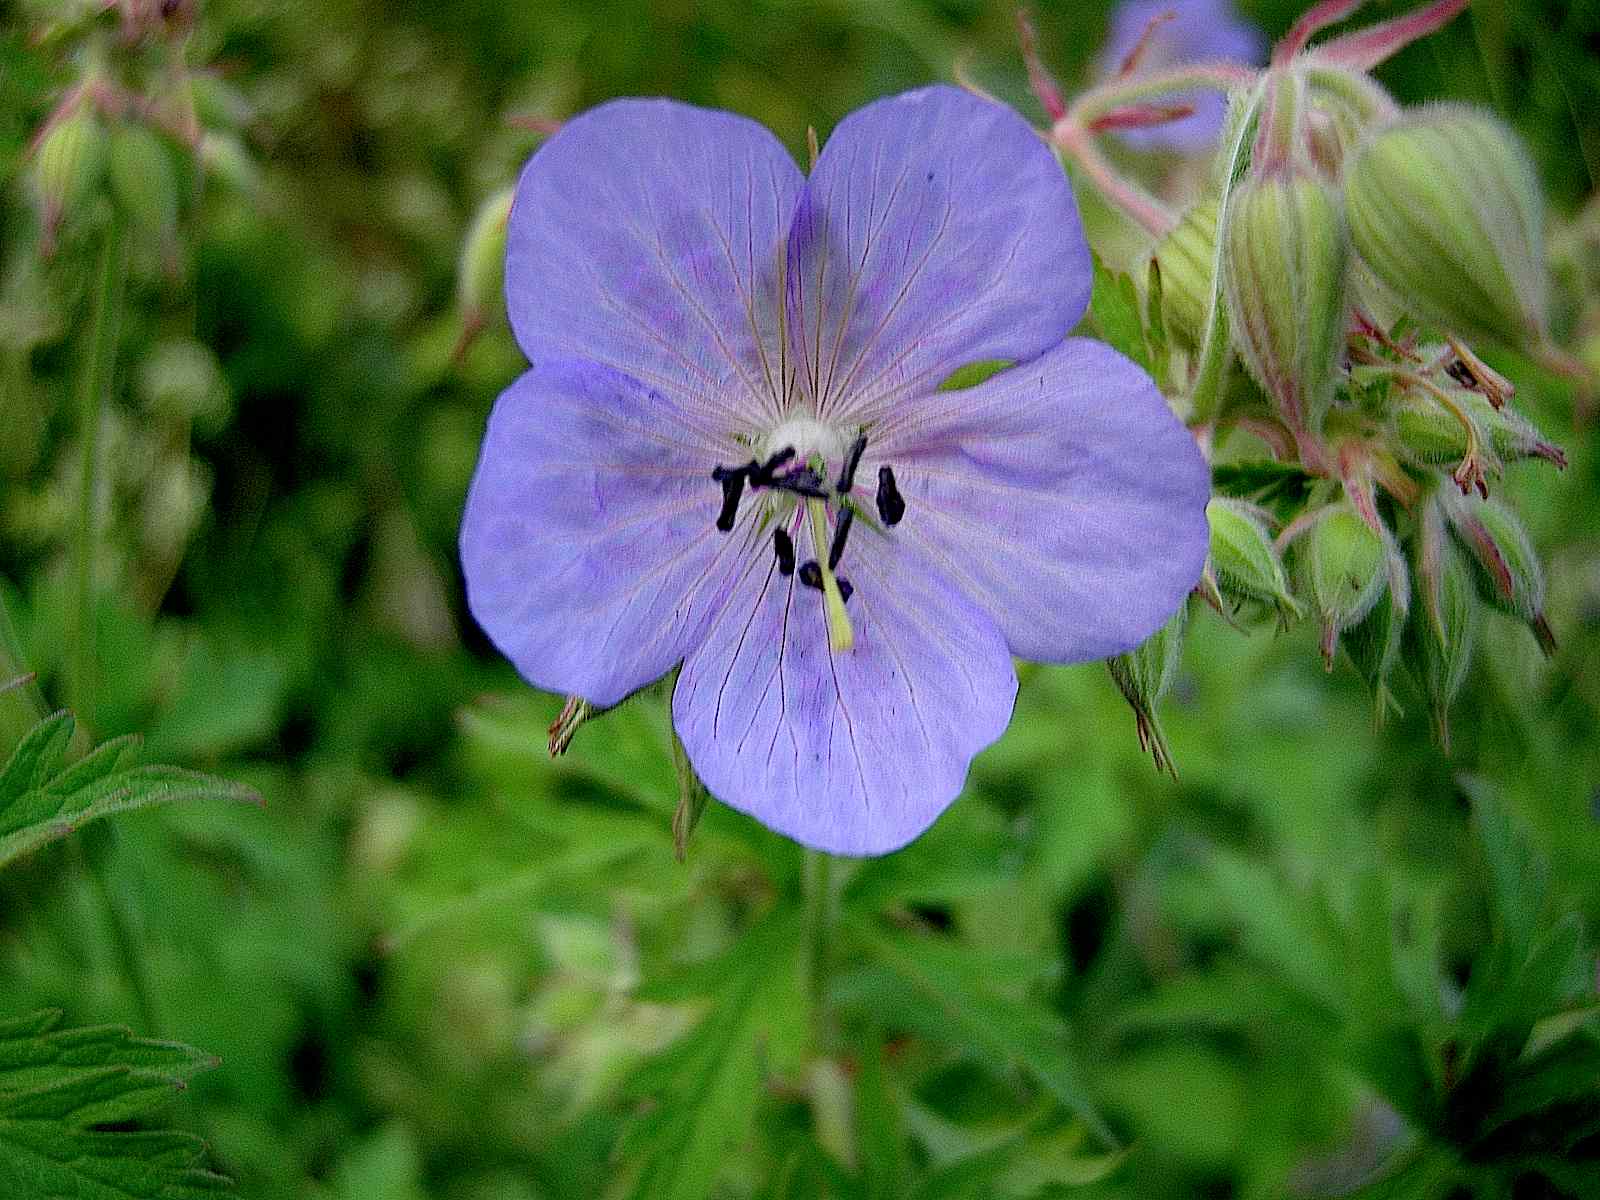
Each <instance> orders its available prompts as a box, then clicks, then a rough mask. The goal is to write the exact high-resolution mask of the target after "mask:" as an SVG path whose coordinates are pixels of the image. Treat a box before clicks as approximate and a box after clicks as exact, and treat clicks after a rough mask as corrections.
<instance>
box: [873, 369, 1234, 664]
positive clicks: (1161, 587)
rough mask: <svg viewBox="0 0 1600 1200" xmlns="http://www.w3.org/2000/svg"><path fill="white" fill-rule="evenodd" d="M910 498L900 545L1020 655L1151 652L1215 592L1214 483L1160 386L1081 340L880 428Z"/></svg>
mask: <svg viewBox="0 0 1600 1200" xmlns="http://www.w3.org/2000/svg"><path fill="white" fill-rule="evenodd" d="M869 436H870V437H871V439H872V440H871V441H870V442H869V444H868V448H867V456H866V458H865V459H864V461H863V475H864V477H865V478H869V479H870V478H872V477H873V476H872V472H873V471H874V470H875V468H876V466H877V465H879V464H881V463H884V462H887V463H889V464H891V465H892V466H893V468H894V472H895V478H896V483H897V485H898V487H899V489H900V492H901V494H902V495H903V496H904V498H905V503H906V512H905V517H904V519H903V520H902V521H901V522H900V524H899V525H897V526H895V527H894V529H893V530H892V531H891V532H890V536H891V537H893V538H895V539H897V540H899V541H901V542H903V543H905V544H906V545H907V547H908V548H913V549H915V551H916V552H918V553H920V554H922V555H925V556H926V558H927V560H928V562H929V563H930V564H931V566H932V567H933V569H936V570H939V571H942V572H944V573H945V574H946V575H947V576H948V577H949V578H950V579H951V580H952V581H954V582H955V583H957V584H958V585H959V586H960V587H961V589H962V590H963V591H964V592H965V593H966V594H967V595H968V597H970V598H971V600H972V601H973V603H975V604H977V605H978V606H979V607H980V608H982V609H983V610H984V611H985V612H987V613H989V614H990V615H991V616H992V617H993V618H994V620H995V621H996V622H997V623H998V624H999V626H1000V628H1001V630H1002V631H1003V632H1004V633H1005V636H1006V640H1007V642H1008V643H1009V644H1010V646H1011V650H1012V652H1013V653H1014V654H1016V655H1017V656H1019V657H1021V658H1028V659H1034V660H1036V661H1040V662H1084V661H1087V660H1090V659H1096V658H1105V657H1107V656H1109V655H1112V654H1118V653H1121V652H1122V651H1124V650H1129V649H1131V648H1132V647H1134V646H1136V645H1138V644H1139V643H1140V642H1142V641H1143V640H1144V639H1145V638H1146V637H1148V636H1149V635H1150V634H1152V633H1154V632H1155V631H1156V630H1157V629H1158V628H1160V626H1161V625H1162V624H1163V623H1164V622H1165V621H1166V619H1167V617H1169V616H1170V615H1171V614H1172V612H1173V610H1174V609H1176V608H1177V606H1178V604H1179V602H1180V601H1181V600H1182V599H1183V597H1184V596H1185V595H1187V594H1188V592H1189V591H1190V590H1191V589H1192V588H1193V587H1194V586H1195V584H1196V583H1197V582H1198V581H1199V578H1200V571H1201V568H1202V566H1203V565H1204V563H1205V556H1206V548H1207V543H1208V540H1209V535H1208V531H1207V526H1206V517H1205V507H1206V501H1207V500H1208V499H1210V496H1211V478H1210V472H1209V470H1208V469H1207V467H1206V463H1205V460H1204V458H1202V456H1201V454H1200V451H1199V450H1198V449H1197V448H1196V446H1195V442H1194V438H1193V437H1192V436H1190V434H1189V431H1188V430H1187V429H1185V428H1184V427H1183V425H1182V424H1181V423H1180V422H1179V421H1178V420H1177V418H1176V417H1174V416H1173V415H1172V412H1171V410H1170V409H1168V407H1167V403H1166V401H1165V400H1163V399H1162V397H1161V394H1160V393H1159V392H1158V391H1157V390H1156V387H1155V384H1154V383H1152V382H1151V380H1150V377H1149V376H1148V375H1146V374H1145V373H1144V372H1143V371H1142V370H1140V369H1139V368H1138V367H1137V366H1135V365H1134V364H1133V363H1131V362H1129V361H1128V360H1127V359H1126V358H1124V357H1122V356H1121V355H1120V354H1118V353H1117V352H1116V351H1114V350H1112V349H1110V348H1109V347H1107V346H1105V345H1102V344H1101V343H1100V342H1093V341H1088V340H1085V339H1080V338H1074V339H1072V340H1070V341H1068V342H1067V343H1066V344H1064V345H1063V346H1061V347H1060V348H1059V349H1056V350H1052V351H1051V352H1050V353H1049V354H1047V355H1045V356H1044V357H1042V358H1040V359H1038V360H1037V361H1035V362H1032V363H1027V364H1024V365H1023V366H1019V367H1013V368H1012V369H1010V370H1008V371H1002V372H1001V373H1000V374H998V375H996V376H994V377H993V378H991V379H990V380H988V381H987V382H986V383H983V384H980V385H979V386H977V387H974V388H969V389H966V390H964V391H954V392H941V393H939V394H938V395H937V396H936V397H933V398H931V399H930V400H929V401H928V402H927V403H925V404H922V405H918V406H915V407H908V408H906V409H904V410H903V411H901V412H899V413H896V414H893V415H891V416H890V417H888V418H887V419H885V420H884V421H883V422H882V423H881V425H879V426H878V427H876V428H874V429H871V430H869Z"/></svg>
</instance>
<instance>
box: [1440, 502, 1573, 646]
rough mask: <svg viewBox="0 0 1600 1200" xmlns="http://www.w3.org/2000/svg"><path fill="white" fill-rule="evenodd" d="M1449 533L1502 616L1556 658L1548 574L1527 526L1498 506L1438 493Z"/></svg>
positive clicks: (1491, 602) (1484, 594) (1482, 590)
mask: <svg viewBox="0 0 1600 1200" xmlns="http://www.w3.org/2000/svg"><path fill="white" fill-rule="evenodd" d="M1438 495H1439V503H1440V504H1441V506H1442V507H1443V509H1444V513H1445V516H1446V518H1447V519H1448V520H1449V523H1450V528H1451V529H1452V530H1453V531H1454V533H1455V535H1456V537H1457V539H1459V540H1460V542H1461V545H1462V546H1463V547H1464V548H1465V549H1466V551H1467V554H1468V556H1469V557H1470V558H1471V560H1472V562H1473V563H1474V565H1476V567H1477V568H1478V570H1477V577H1478V590H1479V592H1480V593H1482V595H1483V597H1484V599H1486V600H1488V601H1489V603H1490V604H1493V605H1494V606H1495V607H1496V608H1498V609H1500V610H1501V611H1502V612H1506V613H1510V614H1511V615H1512V616H1514V617H1516V618H1518V619H1519V620H1522V621H1526V622H1527V623H1528V627H1529V628H1530V629H1531V630H1533V636H1534V637H1535V638H1536V639H1537V640H1538V642H1539V649H1541V650H1543V651H1544V652H1545V654H1547V655H1550V654H1554V653H1555V649H1556V639H1555V634H1553V633H1552V632H1551V631H1550V626H1549V624H1548V623H1547V622H1546V621H1545V619H1544V569H1543V568H1542V567H1541V566H1540V565H1539V556H1538V555H1537V554H1536V553H1535V552H1534V549H1533V543H1532V541H1531V540H1529V538H1528V534H1527V531H1526V530H1525V529H1523V527H1522V522H1521V521H1519V520H1517V516H1516V514H1515V513H1514V512H1512V511H1511V510H1510V509H1509V508H1507V507H1506V506H1505V505H1503V504H1501V503H1499V502H1498V501H1495V500H1479V499H1476V498H1474V497H1471V496H1458V495H1455V494H1453V493H1451V492H1450V490H1449V489H1448V488H1444V489H1441V490H1440V491H1439V493H1438Z"/></svg>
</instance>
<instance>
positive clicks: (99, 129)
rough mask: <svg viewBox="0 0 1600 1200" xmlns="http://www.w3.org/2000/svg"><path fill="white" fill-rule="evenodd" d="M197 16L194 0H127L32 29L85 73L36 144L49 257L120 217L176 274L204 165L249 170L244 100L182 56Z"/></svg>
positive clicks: (36, 183) (236, 174) (35, 175)
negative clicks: (183, 229) (65, 242)
mask: <svg viewBox="0 0 1600 1200" xmlns="http://www.w3.org/2000/svg"><path fill="white" fill-rule="evenodd" d="M192 26H193V5H192V4H189V3H182V2H174V0H164V2H161V3H157V2H155V0H122V2H121V3H118V4H114V5H91V6H84V7H82V8H81V9H73V8H70V7H69V8H67V9H64V10H63V12H62V14H61V15H59V16H58V17H57V18H56V20H55V22H54V23H53V24H52V25H50V26H48V27H45V28H41V29H39V30H36V31H35V33H34V38H35V40H36V41H37V42H38V43H40V44H42V45H48V46H50V47H51V48H52V49H53V50H54V51H55V52H56V53H57V54H58V56H59V57H60V58H61V59H62V60H63V62H64V63H65V64H67V65H68V66H69V68H70V69H71V70H73V72H74V73H75V74H76V81H75V82H74V83H72V84H71V85H70V86H69V87H68V88H67V89H66V91H65V93H64V94H63V95H62V96H61V97H60V98H59V99H58V100H57V101H56V104H55V107H54V109H53V110H52V111H51V112H50V113H49V115H48V116H46V117H45V119H44V120H43V121H42V122H41V124H40V126H39V128H38V130H37V131H36V132H35V134H34V137H33V140H32V143H31V145H30V147H29V151H28V168H29V176H30V183H31V191H32V193H33V196H34V199H35V201H36V203H37V206H38V211H39V229H40V249H41V252H42V253H43V254H44V256H45V257H51V256H53V255H54V253H55V251H56V248H57V244H58V242H59V240H60V239H62V238H67V239H72V238H75V237H76V236H77V235H79V234H82V233H90V232H93V231H96V230H99V229H101V228H102V227H104V225H105V224H106V222H107V221H110V220H115V221H117V222H119V223H120V225H121V227H123V228H125V229H126V230H127V231H128V232H129V233H130V234H131V235H132V236H133V238H134V239H135V243H136V244H142V245H144V246H147V247H149V248H150V249H152V250H153V251H154V252H155V253H156V254H157V256H158V257H159V260H160V262H161V264H162V266H163V267H165V268H166V269H167V270H168V273H169V274H171V273H175V271H176V269H177V268H178V266H179V262H178V257H179V256H178V251H179V244H180V242H179V237H178V234H179V223H180V221H181V220H182V218H183V216H184V214H185V212H186V210H187V209H189V208H191V207H192V206H193V203H194V201H195V199H196V198H197V197H198V196H199V194H200V192H201V187H202V184H203V182H204V180H205V179H206V178H207V176H208V175H220V176H222V177H223V178H225V179H229V178H231V179H232V180H234V181H236V182H237V181H239V180H245V179H249V178H251V177H252V173H251V171H250V169H249V166H248V164H249V161H250V160H249V154H248V152H247V151H246V150H245V147H244V144H243V142H242V141H241V139H240V136H239V126H240V125H241V124H242V122H243V121H244V119H245V118H246V116H247V112H246V110H245V106H244V105H243V104H242V102H241V101H240V100H239V98H238V97H237V95H235V94H234V93H233V92H232V90H231V89H230V88H229V87H228V85H226V84H225V83H223V82H222V80H220V79H219V78H218V77H216V76H215V75H214V74H212V73H210V72H207V71H204V70H200V69H196V68H191V67H190V66H189V65H188V64H187V62H186V61H185V53H186V43H187V40H188V35H189V33H190V31H191V29H192Z"/></svg>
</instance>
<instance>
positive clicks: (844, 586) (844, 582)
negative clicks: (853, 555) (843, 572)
mask: <svg viewBox="0 0 1600 1200" xmlns="http://www.w3.org/2000/svg"><path fill="white" fill-rule="evenodd" d="M836 582H837V583H838V584H839V599H840V600H842V601H844V602H845V603H846V604H849V603H850V597H851V596H854V595H855V594H856V589H855V588H854V587H852V586H851V585H850V581H849V580H848V579H840V580H837V581H836Z"/></svg>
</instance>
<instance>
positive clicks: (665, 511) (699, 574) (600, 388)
mask: <svg viewBox="0 0 1600 1200" xmlns="http://www.w3.org/2000/svg"><path fill="white" fill-rule="evenodd" d="M675 411H676V410H675V409H674V406H673V402H672V400H671V399H670V398H668V397H666V396H663V395H660V394H658V393H652V392H650V391H649V390H648V389H646V388H644V387H643V386H642V385H641V384H639V383H637V382H635V381H634V380H632V379H630V378H628V377H627V376H625V375H623V374H621V373H620V372H616V371H613V370H611V369H610V368H608V367H602V366H599V365H597V364H594V363H588V362H583V361H581V360H571V359H551V360H547V361H545V362H543V363H541V364H540V365H539V366H537V367H535V368H534V369H533V370H531V371H529V372H527V373H526V374H525V375H523V376H522V377H521V378H520V379H518V380H517V381H516V382H515V383H514V384H512V385H511V386H510V387H509V388H507V389H506V391H505V392H504V393H503V394H502V395H501V396H500V398H499V400H497V401H496V402H495V406H494V411H493V412H492V413H491V414H490V416H489V428H488V432H487V433H486V434H485V435H484V440H483V451H482V455H481V457H480V458H479V460H478V469H477V472H476V474H475V475H474V476H473V479H472V486H471V489H470V490H469V492H468V494H467V505H466V512H465V513H464V514H463V516H462V521H461V564H462V568H463V570H464V571H465V574H466V583H467V605H468V607H469V608H470V609H471V610H472V615H473V616H474V617H475V618H476V619H477V621H478V624H479V625H481V626H482V627H483V629H484V631H485V632H486V633H487V634H488V635H489V637H490V638H491V639H492V640H493V641H494V643H495V645H497V646H499V647H500V649H501V651H502V652H504V654H505V655H506V657H507V658H509V659H510V660H511V661H512V663H513V664H514V665H515V666H516V668H517V670H518V671H520V672H521V673H522V675H523V677H524V678H526V679H527V680H528V682H530V683H532V684H533V685H534V686H535V687H540V688H544V689H546V690H548V691H552V692H566V693H573V694H575V695H578V696H582V697H583V698H584V699H585V700H588V701H590V702H591V703H593V704H601V705H605V704H614V703H616V702H617V701H618V700H621V699H622V698H623V697H625V696H627V695H628V694H629V693H630V692H633V691H635V690H637V689H638V688H640V687H643V686H644V685H645V684H647V683H649V682H651V681H652V680H654V679H656V678H658V677H660V676H661V675H663V674H664V673H665V672H667V671H668V670H670V669H671V667H672V666H673V665H674V664H675V663H677V662H678V661H679V660H680V659H681V658H682V657H683V655H684V653H685V651H686V650H687V649H688V648H689V647H691V646H693V645H694V644H695V643H696V642H697V641H698V640H699V639H700V637H701V631H702V630H703V629H704V627H705V625H706V623H707V621H708V620H709V619H710V618H711V617H712V616H713V615H715V613H716V611H717V609H718V608H719V607H720V606H721V604H722V602H723V599H724V597H725V594H726V585H727V582H728V581H729V580H730V579H731V578H732V577H733V574H734V572H735V570H736V569H737V564H738V562H739V561H740V559H739V556H740V553H741V551H742V552H744V553H745V554H749V553H750V552H751V550H752V539H753V538H754V537H755V536H756V531H755V525H756V520H755V512H754V506H752V505H747V506H746V509H745V512H744V517H745V520H744V521H742V522H741V523H740V524H738V525H736V526H735V528H734V530H733V531H732V532H731V533H719V532H718V531H717V530H716V529H715V528H714V523H715V521H716V518H717V514H718V512H719V510H720V509H721V499H722V498H721V491H720V489H719V488H718V487H717V485H716V484H715V483H714V482H713V481H712V479H711V468H712V466H713V465H714V464H715V462H716V461H717V458H718V454H719V451H718V449H717V448H716V447H715V446H712V445H709V444H705V443H702V442H700V441H699V440H698V439H697V437H696V435H695V434H694V433H693V432H692V431H691V430H689V429H688V428H686V427H684V426H683V425H682V424H681V423H680V422H677V421H675V420H674V414H675ZM723 457H724V460H725V461H728V460H731V459H732V458H734V457H735V451H734V449H733V448H732V447H731V446H730V447H728V449H727V453H726V454H724V455H723Z"/></svg>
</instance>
